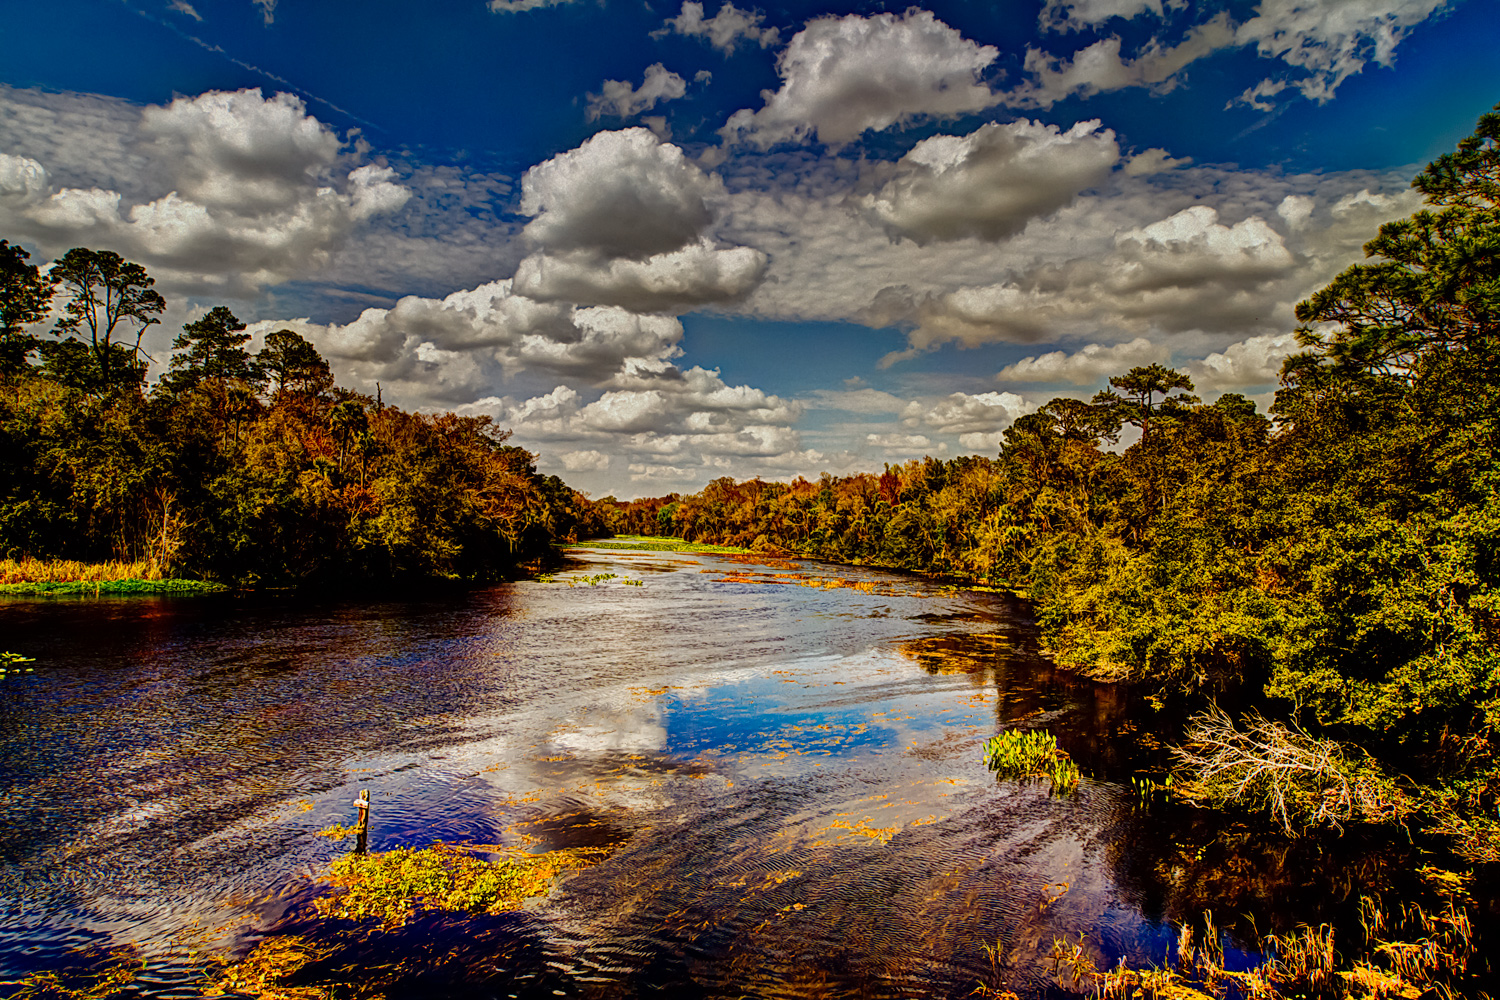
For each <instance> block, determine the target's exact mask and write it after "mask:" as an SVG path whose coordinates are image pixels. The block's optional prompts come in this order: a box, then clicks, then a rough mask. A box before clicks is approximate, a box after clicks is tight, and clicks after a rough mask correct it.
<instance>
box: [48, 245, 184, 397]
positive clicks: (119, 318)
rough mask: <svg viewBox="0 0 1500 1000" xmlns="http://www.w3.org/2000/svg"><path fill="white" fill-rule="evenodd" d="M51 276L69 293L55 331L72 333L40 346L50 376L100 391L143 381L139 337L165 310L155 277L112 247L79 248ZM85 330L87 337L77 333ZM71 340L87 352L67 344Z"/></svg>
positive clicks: (55, 285) (57, 263) (59, 262)
mask: <svg viewBox="0 0 1500 1000" xmlns="http://www.w3.org/2000/svg"><path fill="white" fill-rule="evenodd" d="M47 280H48V281H49V282H51V284H52V286H53V288H55V289H57V290H59V291H60V292H62V293H63V294H64V295H66V296H67V301H66V302H65V303H64V305H63V312H64V316H63V318H62V319H60V320H58V322H57V325H56V327H54V329H53V332H54V333H55V334H57V335H58V336H60V337H61V336H63V335H65V334H66V335H68V339H67V340H65V341H62V342H61V343H60V344H58V343H49V344H44V345H43V347H42V356H43V359H44V361H45V363H46V367H47V368H48V369H49V374H52V375H54V376H55V377H57V378H58V380H59V381H62V382H65V383H66V384H69V385H72V386H74V387H75V388H79V389H83V390H85V391H89V392H96V393H98V392H104V391H107V390H108V389H110V388H112V387H115V386H129V385H136V386H138V385H140V383H141V381H142V379H143V378H144V377H145V372H146V364H145V361H144V360H143V358H144V355H143V354H142V353H141V338H142V337H143V336H144V335H145V332H146V330H147V328H149V327H151V326H153V325H154V324H156V323H159V322H161V320H160V319H158V318H157V317H158V314H159V313H161V311H162V310H163V309H165V308H166V301H165V300H164V299H162V297H161V295H160V294H158V293H157V292H156V291H155V290H154V289H153V288H152V286H153V285H154V284H156V281H155V279H154V278H152V277H151V276H150V275H148V274H147V273H146V269H145V268H143V267H141V265H139V264H134V263H131V262H130V261H128V260H125V259H124V258H122V257H121V256H120V255H119V254H117V253H114V252H113V251H110V250H87V249H84V248H82V247H75V248H74V249H72V250H69V251H68V252H67V253H65V254H64V255H63V256H62V257H61V258H60V259H58V260H57V261H55V262H54V263H53V264H52V268H51V269H50V270H49V271H48V273H47ZM85 333H86V334H87V337H88V339H87V340H86V341H85V340H83V339H82V338H81V337H80V336H79V335H80V334H85ZM127 340H130V341H131V343H130V344H129V346H128V347H127V346H126V341H127ZM70 342H72V343H77V344H79V345H81V347H82V348H84V349H85V351H86V353H82V352H80V351H79V349H78V348H77V347H70V346H68V345H69V343H70Z"/></svg>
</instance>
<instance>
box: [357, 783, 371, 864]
mask: <svg viewBox="0 0 1500 1000" xmlns="http://www.w3.org/2000/svg"><path fill="white" fill-rule="evenodd" d="M354 805H355V807H356V808H357V809H359V819H358V820H356V821H355V823H354V833H355V841H354V852H355V853H356V854H363V853H365V846H366V843H367V841H368V837H369V833H370V790H369V789H368V788H361V789H360V791H359V798H357V799H355V800H354Z"/></svg>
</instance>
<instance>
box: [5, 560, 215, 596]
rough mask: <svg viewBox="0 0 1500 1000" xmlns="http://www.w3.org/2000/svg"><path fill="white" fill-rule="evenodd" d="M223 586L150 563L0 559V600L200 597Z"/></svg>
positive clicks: (143, 561)
mask: <svg viewBox="0 0 1500 1000" xmlns="http://www.w3.org/2000/svg"><path fill="white" fill-rule="evenodd" d="M228 589H229V588H228V587H226V586H224V585H223V584H222V583H210V582H208V581H206V580H187V579H180V578H175V577H169V576H167V575H166V574H165V573H163V571H162V568H161V566H160V565H159V564H157V563H156V562H154V561H152V560H138V561H135V562H123V561H110V562H102V563H85V562H76V561H73V560H69V559H4V560H0V597H31V596H38V595H53V594H201V593H212V592H217V591H222V590H228Z"/></svg>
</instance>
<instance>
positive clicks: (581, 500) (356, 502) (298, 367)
mask: <svg viewBox="0 0 1500 1000" xmlns="http://www.w3.org/2000/svg"><path fill="white" fill-rule="evenodd" d="M0 282H3V283H0V321H3V325H0V390H3V391H0V552H3V553H4V554H5V555H7V556H8V557H12V558H14V557H18V556H28V557H34V558H44V559H45V558H51V559H75V560H82V561H94V560H106V559H121V560H126V561H145V562H147V563H149V564H151V565H152V566H153V568H154V569H155V570H156V571H158V572H162V573H173V574H187V575H193V576H202V577H206V578H209V579H215V580H221V581H225V582H230V583H236V584H257V583H258V584H297V583H307V582H310V581H314V580H319V581H321V580H342V581H358V582H378V581H386V580H398V579H404V578H451V579H466V580H483V579H491V578H495V577H498V576H501V575H504V574H506V573H508V572H510V571H512V570H513V569H514V567H515V566H516V564H517V563H518V562H520V561H522V560H525V559H528V558H532V557H535V556H537V555H539V554H541V553H544V552H546V551H548V549H549V546H550V545H551V543H553V542H555V541H569V540H575V539H577V538H578V537H580V536H583V537H587V536H589V535H593V534H597V533H599V532H600V531H602V530H604V529H603V526H602V525H601V524H600V523H598V522H597V520H596V519H595V517H594V515H593V512H592V507H591V505H590V504H589V502H588V500H587V499H586V498H585V497H583V496H582V495H580V494H578V493H576V492H575V491H573V490H572V489H570V488H569V487H568V486H567V485H566V484H564V483H563V482H562V481H561V480H560V479H558V478H557V477H555V476H542V475H540V474H538V473H537V471H536V464H535V456H534V455H532V454H531V453H529V452H527V451H525V450H524V449H521V448H517V447H514V446H512V445H509V444H507V443H506V439H507V438H508V437H509V434H508V432H506V431H503V430H500V429H498V428H496V427H494V426H493V424H492V423H491V421H490V419H489V418H488V417H460V416H455V415H453V414H451V413H445V414H438V415H429V414H419V413H408V412H406V411H403V410H401V409H399V408H396V407H392V406H386V405H383V404H382V403H381V402H380V401H379V400H377V399H372V398H371V397H369V396H367V395H363V394H360V393H357V392H352V391H350V390H348V389H344V388H341V387H339V386H337V385H335V382H334V377H333V373H332V371H331V369H330V368H329V365H328V362H327V361H326V360H325V359H324V358H323V357H322V356H321V355H320V354H319V353H318V351H317V349H316V347H314V346H313V345H312V344H311V343H309V342H308V341H307V340H306V339H305V338H303V337H301V336H300V335H298V334H297V333H295V332H294V331H291V330H277V331H274V332H272V333H270V334H269V335H267V336H266V338H265V344H264V346H263V347H262V348H261V349H260V350H259V351H257V352H256V353H254V354H251V353H250V352H249V351H248V350H247V346H246V345H247V344H248V343H249V341H250V337H249V335H248V334H246V333H245V332H244V330H245V324H244V323H242V322H241V321H240V320H239V319H238V318H237V317H236V316H235V315H234V314H233V313H232V312H230V310H229V309H227V308H225V307H224V306H215V307H214V308H212V309H210V310H209V311H208V312H207V313H206V314H205V315H204V316H202V317H201V318H199V319H197V320H195V321H193V322H191V323H188V324H187V325H186V326H185V327H183V329H182V332H181V333H179V334H178V335H177V337H176V338H175V340H174V341H173V343H172V347H173V354H172V356H171V358H170V361H169V363H168V365H167V368H166V371H165V372H164V373H163V374H162V376H161V377H160V378H159V379H158V380H157V381H156V383H155V384H154V385H151V386H147V385H146V374H147V371H148V367H149V366H148V363H147V361H148V359H147V358H146V357H145V355H144V354H143V352H142V350H141V338H142V335H143V333H144V331H145V330H146V328H147V327H149V326H151V325H153V324H155V323H156V322H158V316H159V314H160V313H161V312H162V310H163V308H164V307H165V302H164V300H163V299H162V297H161V296H160V295H159V294H158V293H157V292H156V291H155V290H154V289H153V287H152V286H153V285H154V281H153V279H152V278H151V277H150V275H149V274H147V272H146V270H145V269H144V268H142V267H141V266H140V265H138V264H134V263H131V262H130V261H126V260H123V259H122V258H121V257H120V256H119V255H118V254H115V253H112V252H109V251H95V250H88V249H84V248H76V249H73V250H70V251H68V253H66V254H64V255H63V256H62V257H61V258H59V259H58V260H57V261H55V262H54V263H53V264H52V265H51V267H50V268H49V269H48V270H47V271H46V272H45V273H43V271H42V270H41V268H39V267H38V266H37V265H35V264H32V263H30V259H29V256H28V254H27V253H26V252H25V251H24V250H23V249H21V248H20V247H17V246H13V245H11V244H10V243H9V242H4V241H0ZM49 318H51V319H53V320H54V323H53V325H52V327H51V328H50V330H48V331H47V332H46V333H44V334H38V333H35V332H33V331H34V330H35V329H36V328H37V326H38V325H39V324H42V323H44V322H45V321H47V320H48V319H49Z"/></svg>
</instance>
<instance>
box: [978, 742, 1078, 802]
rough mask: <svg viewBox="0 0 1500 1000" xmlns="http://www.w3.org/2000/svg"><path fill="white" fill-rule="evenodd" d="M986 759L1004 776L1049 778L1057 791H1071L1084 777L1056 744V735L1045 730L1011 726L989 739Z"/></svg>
mask: <svg viewBox="0 0 1500 1000" xmlns="http://www.w3.org/2000/svg"><path fill="white" fill-rule="evenodd" d="M984 762H985V764H987V765H988V766H989V769H990V770H991V771H996V772H998V773H999V774H1000V775H1001V776H1002V777H1005V778H1015V779H1018V780H1020V779H1025V778H1036V777H1041V778H1048V779H1050V780H1051V782H1052V791H1054V792H1058V793H1061V792H1071V791H1072V790H1073V789H1075V788H1077V787H1078V782H1079V780H1080V779H1081V778H1082V777H1083V772H1082V771H1080V770H1079V769H1078V765H1077V764H1075V763H1073V758H1071V757H1069V756H1068V752H1067V751H1066V750H1063V749H1062V748H1060V747H1059V746H1058V745H1057V737H1056V736H1053V735H1052V734H1051V733H1049V732H1047V731H1046V730H1021V729H1008V730H1006V731H1005V732H1003V733H1001V734H999V735H998V736H995V737H994V738H993V739H989V740H986V741H985V743H984Z"/></svg>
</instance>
